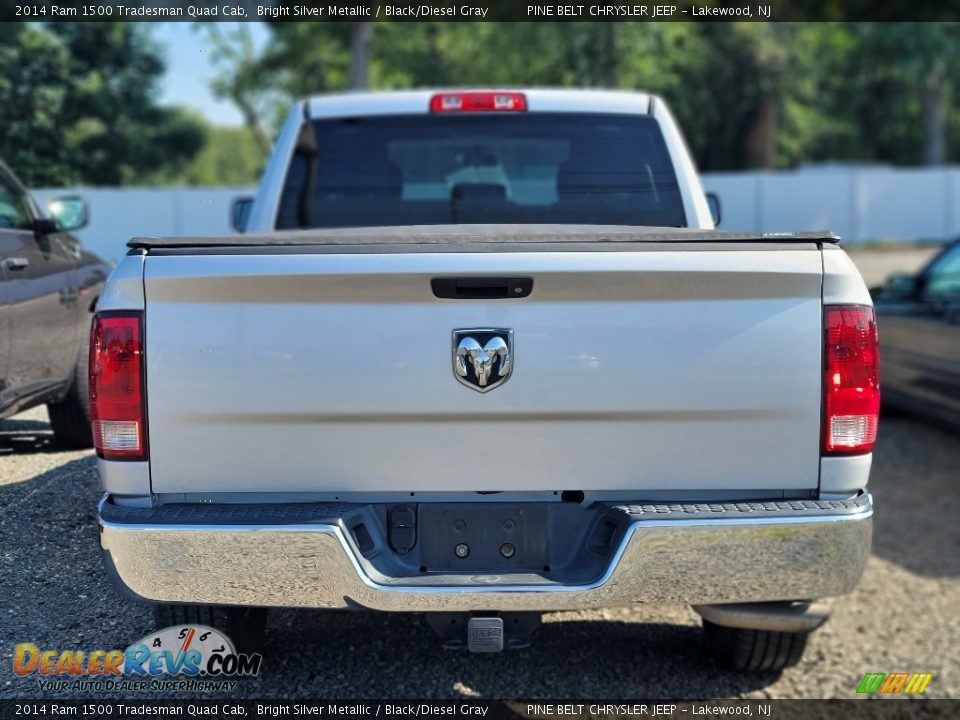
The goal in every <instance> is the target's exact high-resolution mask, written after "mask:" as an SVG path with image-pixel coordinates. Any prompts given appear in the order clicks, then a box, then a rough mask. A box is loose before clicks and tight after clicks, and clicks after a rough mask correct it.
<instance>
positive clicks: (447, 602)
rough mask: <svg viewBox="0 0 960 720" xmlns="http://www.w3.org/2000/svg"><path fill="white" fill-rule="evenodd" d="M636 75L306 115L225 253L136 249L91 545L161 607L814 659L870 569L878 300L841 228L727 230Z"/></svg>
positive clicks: (193, 616) (754, 666)
mask: <svg viewBox="0 0 960 720" xmlns="http://www.w3.org/2000/svg"><path fill="white" fill-rule="evenodd" d="M713 227H714V224H713V222H712V220H711V216H710V210H709V207H708V204H707V201H706V199H705V196H704V194H703V191H702V190H701V187H700V183H699V180H698V178H697V175H696V172H695V169H694V166H693V163H692V162H691V159H690V157H689V155H688V153H687V150H686V149H685V147H684V144H683V141H682V139H681V136H680V134H679V132H678V130H677V128H676V126H675V124H674V121H673V120H672V118H671V116H670V114H669V112H668V110H667V109H666V107H665V106H664V104H663V102H661V101H660V100H659V99H658V98H655V97H652V96H649V95H644V94H637V93H608V92H561V91H547V90H528V91H524V92H522V93H520V92H466V91H454V92H426V91H424V92H402V93H385V94H356V95H343V96H330V97H324V98H318V99H313V100H310V101H307V102H303V103H301V104H299V105H298V106H297V107H296V108H295V109H294V111H293V113H292V114H291V116H290V118H289V120H288V121H287V123H286V125H285V127H284V128H283V130H282V132H281V134H280V136H279V139H278V142H277V146H276V149H275V151H274V154H273V157H272V159H271V160H270V162H269V165H268V167H267V168H266V170H265V173H264V177H263V180H262V184H261V187H260V190H259V194H258V196H257V197H256V200H255V203H254V206H253V208H252V211H251V213H250V226H249V231H250V232H248V233H247V234H245V235H237V236H234V237H226V238H176V239H162V238H146V239H138V240H135V241H133V242H131V250H130V253H129V254H128V255H127V257H126V258H125V259H124V260H123V261H122V262H121V263H120V265H119V266H118V267H117V268H116V270H115V272H114V273H113V275H112V277H111V279H110V281H109V283H108V285H107V287H106V290H105V291H104V293H103V294H102V297H101V298H100V302H99V306H98V312H97V315H96V320H95V325H94V329H93V341H92V342H93V348H92V355H91V357H92V366H93V370H92V379H91V392H92V396H91V397H92V411H93V418H94V427H95V437H96V444H97V449H98V454H99V457H100V459H99V467H100V472H101V475H102V479H103V484H104V489H105V491H106V494H105V496H104V498H103V500H102V502H101V504H100V525H101V534H100V540H101V545H102V548H103V551H104V558H105V562H106V567H107V569H108V572H109V573H110V574H111V576H112V577H113V579H114V580H115V581H116V582H117V584H118V586H119V587H120V588H121V589H122V591H123V592H125V593H127V594H128V595H131V596H135V597H137V598H139V599H142V600H147V601H149V602H152V603H155V607H156V612H157V618H158V622H159V623H161V624H162V625H172V624H175V623H184V622H202V623H205V624H208V625H216V626H217V627H219V628H222V629H225V630H226V631H228V633H229V634H232V635H233V636H234V637H235V638H238V640H239V642H241V643H244V642H251V641H253V640H255V639H256V636H257V635H259V634H260V633H261V632H262V631H263V628H264V622H265V610H264V608H268V607H283V606H286V607H310V608H367V609H374V610H384V611H417V612H423V613H425V614H426V617H427V619H428V621H429V622H430V624H431V625H432V626H433V627H434V628H435V629H436V630H437V631H438V633H439V634H440V636H441V639H442V641H443V644H444V645H446V646H448V647H467V648H469V649H471V650H476V651H492V650H499V649H502V648H503V647H522V646H524V645H526V644H527V643H528V642H529V639H530V635H531V633H532V631H533V630H534V628H535V627H536V625H537V623H538V622H539V619H540V613H541V612H543V611H551V610H565V609H576V608H599V607H606V606H629V605H634V604H642V603H689V604H691V605H693V606H694V607H695V609H696V610H697V612H699V614H700V615H701V616H702V617H703V620H704V628H705V639H706V647H707V649H708V650H709V652H710V653H711V654H712V655H713V656H714V657H716V658H718V659H719V660H721V661H724V662H726V663H728V664H731V665H733V666H735V667H738V668H740V669H743V670H770V669H777V668H781V667H785V666H787V665H790V664H793V663H795V662H797V660H798V659H799V657H800V654H801V652H802V650H803V647H804V644H805V642H806V638H807V634H808V633H809V632H810V631H811V630H812V629H814V628H815V627H817V626H818V624H819V623H820V622H822V621H823V619H824V618H825V617H826V615H825V611H824V609H823V604H822V603H821V602H819V600H820V599H822V598H828V597H831V596H836V595H841V594H843V593H846V592H849V591H850V590H851V589H852V588H853V587H854V585H855V584H856V582H857V580H858V579H859V577H860V575H861V573H862V572H863V569H864V565H865V563H866V561H867V556H868V553H869V548H870V537H871V515H872V503H871V497H870V494H869V492H868V491H867V477H868V474H869V470H870V461H871V450H872V447H873V444H874V441H875V438H876V431H877V413H878V406H879V389H878V376H877V350H876V325H875V320H874V315H873V309H872V307H871V301H870V296H869V294H868V293H867V290H866V288H865V287H864V285H863V282H862V280H861V278H860V276H859V274H858V273H857V271H856V269H855V268H854V266H853V265H852V263H851V262H850V260H849V259H848V258H847V256H846V254H845V253H844V252H843V251H842V250H841V249H839V248H838V246H837V239H836V237H834V236H832V235H830V234H829V233H797V234H789V235H778V236H760V235H755V234H749V233H743V234H741V233H729V232H725V233H721V232H716V231H715V230H713Z"/></svg>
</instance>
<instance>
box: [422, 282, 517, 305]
mask: <svg viewBox="0 0 960 720" xmlns="http://www.w3.org/2000/svg"><path fill="white" fill-rule="evenodd" d="M430 287H432V288H433V294H434V295H436V296H437V297H438V298H448V299H452V300H496V299H500V298H525V297H527V296H528V295H529V294H530V292H531V291H532V290H533V278H523V277H520V278H493V277H460V278H433V280H431V281H430Z"/></svg>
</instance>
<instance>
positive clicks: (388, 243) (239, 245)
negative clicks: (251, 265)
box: [127, 225, 840, 252]
mask: <svg viewBox="0 0 960 720" xmlns="http://www.w3.org/2000/svg"><path fill="white" fill-rule="evenodd" d="M839 241H840V238H839V237H838V236H837V235H835V234H833V233H831V232H828V231H824V232H798V233H750V232H723V231H718V230H691V229H687V228H657V227H628V226H620V225H408V226H400V227H374V228H368V227H366V228H323V229H316V230H297V231H292V232H291V231H284V232H275V233H264V234H240V235H224V236H220V237H141V238H134V239H133V240H131V241H130V242H129V243H127V244H128V246H129V247H131V248H133V249H147V250H164V249H166V250H189V249H203V248H234V249H237V250H242V249H253V248H257V249H260V250H265V249H269V248H303V249H307V248H314V249H318V248H326V249H328V251H331V252H364V251H368V252H369V251H372V250H376V251H382V250H383V248H384V247H390V248H393V249H394V251H399V252H442V251H446V252H450V251H471V252H503V251H511V250H512V251H518V250H519V251H534V250H586V249H596V250H599V249H604V250H630V249H632V247H631V245H633V246H637V245H640V244H642V245H643V246H647V245H649V244H678V245H680V244H682V245H689V244H697V245H708V244H727V243H734V244H749V245H751V246H754V245H763V246H771V247H778V246H788V247H789V246H794V247H796V246H798V245H811V244H813V243H831V244H836V243H838V242H839ZM591 246H592V247H591ZM718 249H719V248H718ZM724 249H726V248H724Z"/></svg>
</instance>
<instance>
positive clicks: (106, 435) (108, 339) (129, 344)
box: [90, 312, 147, 460]
mask: <svg viewBox="0 0 960 720" xmlns="http://www.w3.org/2000/svg"><path fill="white" fill-rule="evenodd" d="M142 320H143V315H142V314H141V313H113V312H111V313H103V314H98V315H97V316H95V317H94V320H93V327H92V328H91V330H90V419H91V421H92V424H93V442H94V446H95V447H96V449H97V455H99V456H100V457H102V458H104V459H106V460H146V459H147V434H146V412H145V410H144V400H145V393H144V387H143V363H144V357H143V322H142Z"/></svg>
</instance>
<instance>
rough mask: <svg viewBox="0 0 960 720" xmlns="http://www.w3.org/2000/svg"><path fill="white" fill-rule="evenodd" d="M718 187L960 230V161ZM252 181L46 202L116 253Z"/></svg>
mask: <svg viewBox="0 0 960 720" xmlns="http://www.w3.org/2000/svg"><path fill="white" fill-rule="evenodd" d="M703 184H704V188H705V189H706V190H708V191H712V192H715V193H717V195H719V197H720V202H721V204H722V207H723V220H722V222H721V224H720V228H721V229H723V230H751V231H758V232H790V231H800V230H833V231H834V232H836V233H838V234H839V235H840V236H841V237H843V238H844V241H845V243H846V244H847V245H857V244H862V243H864V242H867V241H871V240H887V239H895V240H907V241H913V240H921V241H927V240H933V241H943V240H948V239H952V238H954V237H957V236H960V167H946V168H937V169H927V168H916V169H915V168H908V169H902V168H901V169H894V168H885V167H853V166H836V167H831V166H819V167H810V168H802V169H800V170H795V171H777V172H741V173H705V174H704V176H703ZM253 191H254V189H253V188H245V187H233V188H231V187H211V188H139V187H128V188H44V189H40V190H35V191H34V194H35V196H36V198H37V201H38V202H39V203H40V204H41V206H46V203H47V201H48V200H49V199H50V198H52V197H56V196H57V195H67V194H78V195H82V196H83V197H85V198H86V199H87V202H88V203H89V206H90V224H89V225H88V226H87V227H86V228H84V229H83V230H81V231H80V232H79V233H77V234H78V236H79V237H80V238H81V240H82V241H83V242H84V244H85V245H86V246H87V247H88V248H90V249H91V250H93V251H94V252H96V253H97V254H99V255H101V256H102V257H104V258H105V259H107V260H110V261H113V262H115V261H117V260H118V259H119V258H120V257H121V256H122V255H123V254H124V253H125V252H126V242H127V240H129V239H130V238H131V237H134V236H144V235H167V236H173V235H224V234H228V233H230V232H232V230H231V227H230V203H231V201H232V200H233V199H234V198H235V197H237V196H240V195H250V194H252V193H253Z"/></svg>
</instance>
